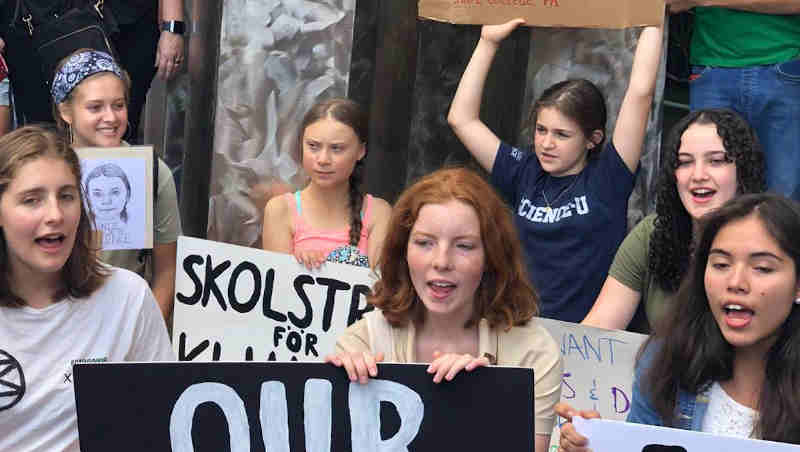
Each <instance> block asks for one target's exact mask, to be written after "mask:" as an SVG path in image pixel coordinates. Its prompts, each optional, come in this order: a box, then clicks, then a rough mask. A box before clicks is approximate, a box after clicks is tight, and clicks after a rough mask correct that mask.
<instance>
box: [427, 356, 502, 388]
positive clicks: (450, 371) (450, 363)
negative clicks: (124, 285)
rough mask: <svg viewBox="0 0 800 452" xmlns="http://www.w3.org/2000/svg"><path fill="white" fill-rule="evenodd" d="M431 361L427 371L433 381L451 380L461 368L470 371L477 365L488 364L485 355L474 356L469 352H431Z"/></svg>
mask: <svg viewBox="0 0 800 452" xmlns="http://www.w3.org/2000/svg"><path fill="white" fill-rule="evenodd" d="M433 358H434V359H433V362H432V363H431V365H430V366H428V373H429V374H434V375H433V382H434V383H441V381H442V378H444V379H445V380H447V381H451V380H452V379H453V378H455V377H456V375H458V373H459V372H461V371H462V370H466V371H467V372H470V371H472V370H475V369H476V368H478V367H483V366H488V365H489V359H487V358H486V357H485V356H481V357H480V358H476V357H474V356H472V355H470V354H469V353H466V354H463V355H462V354H460V353H442V352H440V351H438V350H437V351H435V352H433Z"/></svg>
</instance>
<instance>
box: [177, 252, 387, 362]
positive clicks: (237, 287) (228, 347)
mask: <svg viewBox="0 0 800 452" xmlns="http://www.w3.org/2000/svg"><path fill="white" fill-rule="evenodd" d="M176 267H177V268H176V272H177V273H176V276H175V314H174V322H173V333H172V334H173V340H172V342H173V346H174V348H175V351H176V353H177V355H178V359H180V360H182V361H193V360H194V361H251V360H255V361H319V360H321V359H323V358H324V357H325V355H327V354H329V353H332V352H333V351H334V346H335V344H336V339H337V338H338V336H339V335H340V334H341V333H342V332H343V331H344V330H345V328H347V326H348V325H350V324H352V323H353V322H355V321H356V320H358V319H359V318H361V315H362V314H363V313H364V312H366V311H367V310H368V307H367V300H366V295H367V294H368V293H369V291H370V290H371V287H372V284H373V283H374V278H373V277H372V276H371V275H372V271H371V270H370V269H368V268H362V267H355V266H352V265H347V264H335V263H331V262H327V263H325V264H324V265H323V266H322V268H321V269H319V270H314V271H310V270H308V269H306V268H305V267H303V266H301V265H299V264H298V263H297V262H296V260H295V258H294V257H293V256H290V255H288V254H283V253H273V252H269V251H262V250H257V249H254V248H246V247H242V246H237V245H229V244H225V243H220V242H212V241H208V240H200V239H195V238H190V237H180V238H179V239H178V256H177V265H176Z"/></svg>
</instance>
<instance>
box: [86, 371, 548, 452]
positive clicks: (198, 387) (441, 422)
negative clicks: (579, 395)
mask: <svg viewBox="0 0 800 452" xmlns="http://www.w3.org/2000/svg"><path fill="white" fill-rule="evenodd" d="M426 368H427V366H425V365H419V364H380V365H379V369H378V378H376V379H372V380H370V382H369V384H367V385H361V384H359V383H351V382H350V381H349V380H348V379H347V376H346V373H345V372H344V370H342V369H339V368H336V367H334V366H333V365H331V364H324V363H263V362H262V363H257V362H249V363H232V362H225V363H218V362H209V363H137V364H130V363H120V364H78V365H76V366H75V384H76V389H75V397H76V403H77V409H78V429H79V432H80V444H81V450H82V451H83V452H98V451H103V452H105V451H109V450H114V451H119V452H126V451H136V452H139V451H142V450H147V451H151V452H160V451H165V452H166V451H175V452H190V451H194V452H201V451H232V452H239V451H245V452H250V451H269V452H275V451H284V452H289V451H307V452H331V451H334V452H338V451H342V452H343V451H354V452H361V451H364V452H366V451H370V452H371V451H380V450H385V451H390V450H391V451H405V450H408V451H438V450H509V451H531V450H533V371H532V370H530V369H524V368H510V367H488V368H479V369H476V370H474V371H473V372H471V373H467V372H462V373H461V374H459V375H457V376H456V378H455V379H454V380H453V381H445V382H442V383H439V384H435V383H433V380H432V376H431V375H430V374H428V373H427V372H426Z"/></svg>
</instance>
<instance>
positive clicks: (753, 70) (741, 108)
mask: <svg viewBox="0 0 800 452" xmlns="http://www.w3.org/2000/svg"><path fill="white" fill-rule="evenodd" d="M692 74H693V80H692V81H691V82H689V103H690V107H691V109H692V111H694V110H698V109H703V108H721V107H726V108H731V109H733V110H736V111H737V112H739V113H740V114H741V115H742V116H744V118H745V119H746V120H747V122H749V123H750V124H751V125H752V126H753V128H754V129H755V130H756V134H757V135H758V138H759V140H760V141H761V146H762V148H763V149H764V154H765V158H766V165H767V188H768V189H769V190H770V191H773V192H777V193H781V194H783V195H785V196H789V197H791V198H793V199H795V200H800V59H794V60H791V61H787V62H784V63H778V64H768V65H764V66H750V67H744V68H723V67H711V66H692Z"/></svg>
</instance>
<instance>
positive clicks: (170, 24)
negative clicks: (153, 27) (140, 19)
mask: <svg viewBox="0 0 800 452" xmlns="http://www.w3.org/2000/svg"><path fill="white" fill-rule="evenodd" d="M161 31H168V32H170V33H175V34H176V35H183V33H184V32H185V31H186V22H184V21H182V20H165V21H164V22H161Z"/></svg>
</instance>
